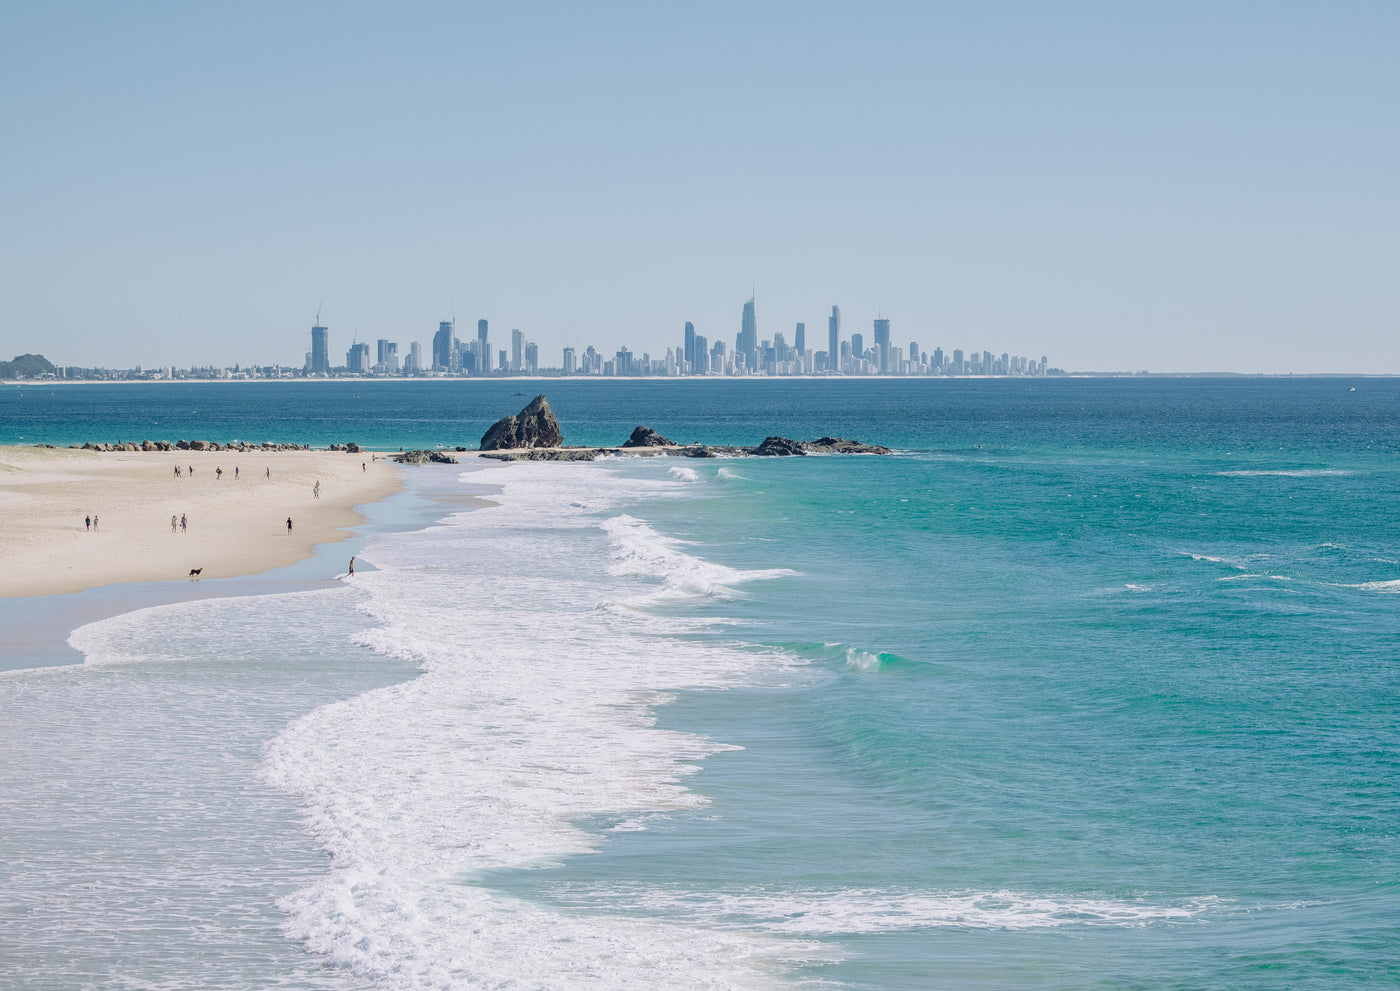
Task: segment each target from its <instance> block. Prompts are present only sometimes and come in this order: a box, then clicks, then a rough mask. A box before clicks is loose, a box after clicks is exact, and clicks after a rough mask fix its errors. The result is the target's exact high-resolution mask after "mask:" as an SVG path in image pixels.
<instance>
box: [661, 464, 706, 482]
mask: <svg viewBox="0 0 1400 991" xmlns="http://www.w3.org/2000/svg"><path fill="white" fill-rule="evenodd" d="M666 474H668V475H670V476H671V477H672V478H676V479H680V480H681V481H682V482H697V481H699V480H700V476H699V475H697V474H696V473H695V469H694V468H684V467H682V466H680V465H672V466H671V467H670V468H667V469H666Z"/></svg>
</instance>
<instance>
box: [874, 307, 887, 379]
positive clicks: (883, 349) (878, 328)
mask: <svg viewBox="0 0 1400 991" xmlns="http://www.w3.org/2000/svg"><path fill="white" fill-rule="evenodd" d="M875 346H876V347H877V348H879V349H880V374H881V375H888V374H889V373H890V322H889V321H888V320H885V319H883V318H882V319H878V320H876V321H875Z"/></svg>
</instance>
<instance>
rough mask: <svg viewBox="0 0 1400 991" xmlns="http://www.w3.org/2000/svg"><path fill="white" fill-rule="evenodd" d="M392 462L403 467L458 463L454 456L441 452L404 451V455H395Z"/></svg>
mask: <svg viewBox="0 0 1400 991" xmlns="http://www.w3.org/2000/svg"><path fill="white" fill-rule="evenodd" d="M458 450H461V448H458ZM390 460H391V461H397V462H398V463H399V464H401V465H427V464H433V465H455V464H457V463H458V462H457V459H456V458H454V457H453V456H452V455H450V454H443V453H442V452H441V451H404V452H403V453H402V454H395V455H394V456H393V457H392V458H390Z"/></svg>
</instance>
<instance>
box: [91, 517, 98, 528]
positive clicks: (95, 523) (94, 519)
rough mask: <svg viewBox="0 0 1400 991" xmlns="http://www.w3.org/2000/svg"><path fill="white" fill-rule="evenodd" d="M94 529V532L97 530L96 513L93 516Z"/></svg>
mask: <svg viewBox="0 0 1400 991" xmlns="http://www.w3.org/2000/svg"><path fill="white" fill-rule="evenodd" d="M92 528H93V529H94V530H96V529H97V514H96V513H93V514H92Z"/></svg>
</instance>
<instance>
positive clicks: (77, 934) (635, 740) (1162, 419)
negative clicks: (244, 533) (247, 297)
mask: <svg viewBox="0 0 1400 991" xmlns="http://www.w3.org/2000/svg"><path fill="white" fill-rule="evenodd" d="M539 391H544V392H546V394H547V395H548V397H549V400H550V403H551V405H552V406H553V408H554V410H555V412H556V414H557V416H558V418H559V420H560V422H561V424H562V427H563V432H564V437H565V442H566V443H577V444H589V445H612V444H617V443H620V442H621V441H622V440H623V439H625V438H626V437H627V435H628V434H629V433H630V432H631V430H632V428H633V427H635V426H637V425H638V424H645V425H648V426H651V427H653V428H655V429H656V430H658V431H660V432H661V433H662V434H664V435H666V436H667V437H669V438H671V439H673V440H676V441H680V442H690V441H698V442H708V443H756V442H757V441H759V440H761V439H762V438H763V437H764V436H767V435H770V434H780V435H785V436H789V437H797V438H814V437H817V436H820V435H823V434H830V435H839V436H844V437H848V438H855V439H859V440H864V441H870V442H875V443H881V444H885V445H888V446H890V447H892V448H894V449H895V454H893V455H891V456H889V457H873V456H855V457H840V456H833V457H805V458H789V459H757V458H748V459H740V458H735V459H712V460H696V459H680V458H654V459H631V458H625V459H624V458H619V459H608V460H601V461H597V462H593V463H590V464H499V463H490V464H481V463H470V464H468V463H464V464H463V465H462V466H460V467H455V468H454V467H446V468H424V469H416V470H415V469H406V470H405V475H406V478H407V480H408V489H409V491H408V493H407V494H405V495H404V496H402V497H395V499H398V500H400V502H401V503H402V505H403V506H404V507H405V508H404V509H403V511H402V513H401V515H402V517H403V523H402V525H400V526H398V527H394V526H386V525H383V520H380V521H379V525H376V527H374V528H373V532H372V533H371V534H370V535H368V536H367V537H366V538H365V542H366V545H365V549H364V551H363V559H364V560H365V561H366V562H367V564H368V565H369V566H371V567H372V568H373V569H374V570H366V571H365V572H364V573H363V574H359V575H357V576H356V580H355V583H354V584H348V583H347V584H345V585H342V586H338V587H334V588H330V589H325V588H321V589H316V590H311V591H306V592H294V593H287V594H282V595H276V596H255V597H236V598H228V599H220V600H202V601H197V602H187V603H177V604H173V605H163V606H158V607H154V608H152V609H147V610H142V611H140V612H137V613H131V614H127V615H124V616H118V617H115V618H112V619H107V620H102V621H100V622H96V623H92V624H89V625H87V626H84V627H82V628H80V629H79V630H77V631H76V632H74V633H73V637H72V643H73V646H74V647H76V648H77V649H78V650H80V651H82V653H83V655H84V657H85V663H84V664H82V665H75V666H70V667H61V668H48V669H42V670H34V671H29V672H11V673H8V674H3V675H0V718H3V720H4V732H3V734H0V795H3V801H0V864H3V865H4V867H3V868H0V870H3V871H4V872H6V873H5V874H4V875H0V892H4V897H0V960H5V961H7V965H6V966H4V967H0V987H5V988H10V987H13V988H17V989H18V988H26V989H32V988H53V989H60V988H72V987H99V986H101V987H120V986H132V987H150V986H157V987H163V988H211V987H220V988H223V987H227V988H246V987H274V986H275V987H289V988H336V989H345V988H370V987H382V988H395V989H399V988H403V989H409V988H413V989H418V988H424V989H426V988H479V987H499V988H551V989H553V988H559V989H564V988H598V989H611V988H617V987H648V988H690V987H703V988H729V987H736V988H853V989H871V991H874V989H922V988H1026V987H1035V988H1063V989H1072V988H1182V989H1186V988H1222V989H1223V988H1302V989H1310V988H1317V989H1322V988H1328V989H1330V988H1339V987H1362V986H1365V987H1373V986H1394V985H1397V984H1400V678H1398V677H1397V671H1400V618H1397V609H1400V467H1397V454H1398V453H1400V382H1397V381H1394V380H1389V379H1370V378H1359V379H1355V380H1346V379H1336V378H1326V379H1323V378H1318V379H1308V378H1297V379H1224V378H1221V379H1162V378H1134V379H1075V380H1069V379H1066V380H1040V381H1029V380H1020V381H1017V380H951V381H940V380H909V381H901V380H852V381H845V380H837V381H787V382H785V381H776V380H775V381H751V382H750V381H737V382H736V381H725V382H705V381H607V382H598V381H583V382H570V381H554V382H521V381H518V380H517V381H509V380H506V381H492V382H423V383H350V382H330V383H306V384H287V383H268V384H208V385H199V384H190V385H186V384H168V385H167V384H162V385H150V386H144V385H133V386H125V385H122V386H63V387H44V388H36V387H33V386H24V387H16V386H6V387H5V388H4V389H3V390H0V443H5V444H30V443H53V444H58V445H67V444H72V443H79V444H80V443H82V442H84V441H88V440H91V441H117V440H123V441H128V440H135V441H140V440H142V439H150V440H176V439H181V438H184V439H208V440H216V441H220V442H223V441H228V440H232V439H240V440H245V441H254V442H258V441H263V440H271V441H278V442H297V443H309V444H312V445H313V446H323V445H325V444H329V443H342V442H345V441H355V442H357V443H359V444H361V445H363V446H366V447H371V448H381V449H390V450H395V449H398V448H399V447H404V448H414V447H436V446H443V447H457V446H464V447H474V446H475V443H476V440H477V439H478V438H479V437H480V435H481V433H482V432H483V431H484V430H485V429H486V428H487V426H489V425H490V423H491V422H493V421H494V420H495V419H497V418H498V417H500V416H502V415H504V414H505V413H508V412H514V411H515V410H517V409H519V408H520V407H521V406H523V405H524V404H525V403H526V402H528V401H529V399H530V398H531V397H532V396H533V395H534V394H535V393H536V392H539ZM444 493H448V494H451V493H457V494H458V495H460V496H476V497H482V498H485V499H488V500H489V501H490V502H491V503H492V504H491V505H488V506H482V507H477V508H466V507H463V506H455V505H453V504H452V503H451V501H450V500H449V501H446V502H441V503H440V506H441V508H440V510H439V511H437V512H435V513H433V514H431V517H430V518H437V519H438V522H437V523H435V524H434V525H432V526H429V527H427V528H424V527H423V526H422V525H421V523H414V524H411V525H410V524H409V522H408V520H409V519H410V517H413V518H418V517H421V516H422V514H423V512H424V510H423V505H422V504H423V502H424V501H425V500H426V499H427V497H428V496H429V495H431V496H432V497H433V498H435V499H439V500H441V499H443V498H444ZM415 499H416V500H418V501H417V502H413V500H415ZM399 504H400V503H394V504H393V505H399ZM410 509H411V512H410V511H409V510H410ZM396 511H397V510H394V509H393V507H392V506H391V507H390V509H389V510H386V512H389V513H390V514H391V515H392V513H393V512H396ZM381 515H382V513H381ZM270 601H271V602H274V603H276V604H275V606H272V607H269V605H268V603H269V602H270ZM171 631H179V635H178V636H174V635H172V633H171Z"/></svg>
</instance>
